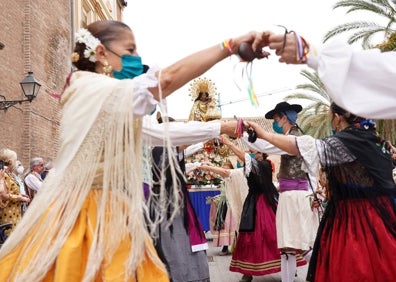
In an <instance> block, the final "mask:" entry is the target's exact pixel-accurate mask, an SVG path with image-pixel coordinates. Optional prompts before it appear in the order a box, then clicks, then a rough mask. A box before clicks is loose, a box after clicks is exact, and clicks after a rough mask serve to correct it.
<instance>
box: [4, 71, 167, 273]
mask: <svg viewBox="0 0 396 282" xmlns="http://www.w3.org/2000/svg"><path fill="white" fill-rule="evenodd" d="M156 85H157V80H156V78H155V76H154V70H152V71H149V72H148V73H147V74H143V75H141V76H138V77H136V78H135V79H132V80H131V79H125V80H117V79H114V78H110V77H106V76H105V75H101V74H96V73H92V72H83V71H79V72H75V73H73V74H72V75H71V78H70V81H69V85H68V87H67V88H66V89H65V92H64V94H63V95H62V99H61V103H62V105H63V117H62V120H61V135H60V140H61V145H60V149H59V152H58V156H57V158H56V161H55V165H54V168H53V171H52V172H51V173H50V174H49V175H48V176H47V178H46V181H45V182H44V183H43V186H42V187H41V189H40V191H39V192H38V194H37V195H36V197H35V200H34V201H33V202H32V204H31V205H30V207H29V208H28V210H27V212H26V213H25V215H24V217H23V218H22V221H21V222H20V224H18V226H17V228H16V230H15V231H14V232H13V233H12V235H11V236H10V237H9V238H8V239H7V241H6V244H5V245H3V246H2V248H1V250H0V269H1V271H0V281H169V278H168V274H167V272H166V269H165V267H164V265H163V263H162V262H161V260H160V259H159V258H158V255H157V253H156V251H155V249H154V247H153V244H152V241H151V238H150V236H149V233H148V231H147V222H146V219H147V218H148V214H147V213H146V211H147V207H146V204H145V201H144V196H143V189H142V182H143V180H142V165H143V160H142V143H141V139H142V138H141V117H142V116H143V115H145V114H147V113H150V112H151V111H152V110H153V108H154V106H155V105H156V101H155V100H154V98H153V96H152V94H151V93H150V92H149V91H148V89H147V88H148V87H155V86H156Z"/></svg>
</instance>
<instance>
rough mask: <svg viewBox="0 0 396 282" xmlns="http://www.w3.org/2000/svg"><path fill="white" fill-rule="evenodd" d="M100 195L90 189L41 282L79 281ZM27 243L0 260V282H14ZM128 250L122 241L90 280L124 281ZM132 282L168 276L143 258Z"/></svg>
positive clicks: (128, 245) (23, 262) (26, 259)
mask: <svg viewBox="0 0 396 282" xmlns="http://www.w3.org/2000/svg"><path fill="white" fill-rule="evenodd" d="M100 193H101V191H100V190H92V191H91V192H90V195H89V196H88V197H87V200H86V201H85V203H84V205H83V207H82V209H81V212H80V214H79V216H78V218H77V220H76V222H75V224H74V227H73V229H72V231H71V233H70V235H69V236H68V238H67V240H66V242H65V244H64V245H63V247H62V248H61V250H60V252H59V254H58V256H57V258H56V260H55V262H54V263H53V265H52V266H51V268H50V269H49V271H48V272H47V273H46V275H45V277H44V279H43V280H42V281H44V282H52V281H56V282H63V281H65V282H66V281H67V282H74V281H76V282H77V281H82V277H83V275H84V272H85V268H86V262H87V258H88V253H89V249H90V246H91V245H92V233H91V232H90V230H92V226H88V223H89V222H91V223H92V222H96V212H97V205H96V198H97V196H98V195H97V194H100ZM33 233H35V230H31V232H30V234H33ZM30 234H29V233H28V234H26V238H29V237H30V236H29V235H30ZM147 242H148V245H149V248H150V249H152V250H154V246H153V244H152V242H151V239H150V238H149V237H147ZM27 243H28V239H27V240H26V241H22V242H21V244H19V245H18V246H17V247H16V248H15V249H13V250H12V251H11V252H10V253H9V254H7V255H6V256H5V257H3V259H2V260H0V281H18V278H17V277H16V273H17V272H21V270H23V268H24V265H26V264H28V263H29V261H30V259H31V256H29V255H26V254H25V255H24V257H23V258H21V257H20V256H21V252H22V250H23V249H25V246H26V245H27ZM130 249H131V240H130V238H126V239H124V240H123V241H122V243H121V244H120V246H119V248H118V249H117V251H116V252H115V253H114V256H113V257H112V260H111V261H102V262H101V269H100V270H99V271H98V273H97V275H96V277H95V279H94V280H93V281H95V282H96V281H125V273H126V271H125V261H126V260H127V258H128V255H129V251H130ZM154 252H155V251H154ZM17 262H18V265H17ZM128 281H132V282H133V281H135V279H129V280H128ZM136 281H139V282H141V281H147V282H152V281H156V282H157V281H159V282H162V281H169V277H168V274H167V273H166V272H164V271H163V270H162V269H161V268H160V267H159V266H157V265H156V264H155V263H154V262H153V261H152V260H151V259H150V258H149V257H147V256H146V257H145V259H144V260H143V262H142V263H141V264H140V265H139V266H138V269H137V271H136Z"/></svg>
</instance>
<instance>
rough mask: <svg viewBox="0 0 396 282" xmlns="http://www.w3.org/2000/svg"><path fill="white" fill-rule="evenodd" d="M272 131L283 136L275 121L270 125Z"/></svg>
mask: <svg viewBox="0 0 396 282" xmlns="http://www.w3.org/2000/svg"><path fill="white" fill-rule="evenodd" d="M272 129H273V130H274V131H275V132H276V133H279V134H283V126H279V124H278V122H277V121H274V122H273V123H272Z"/></svg>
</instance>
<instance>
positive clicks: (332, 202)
mask: <svg viewBox="0 0 396 282" xmlns="http://www.w3.org/2000/svg"><path fill="white" fill-rule="evenodd" d="M317 144H319V145H318V149H319V156H320V162H321V165H322V167H323V169H324V171H325V173H326V176H327V179H328V185H329V186H328V205H327V207H326V210H325V213H324V215H323V217H322V220H321V223H320V226H319V229H318V235H317V238H316V241H315V245H314V252H313V255H312V258H311V262H310V266H309V269H308V274H307V281H315V269H316V258H317V248H318V247H319V242H320V239H321V236H322V234H323V232H326V231H324V229H325V226H326V228H332V229H334V228H341V226H336V225H335V223H334V218H335V216H336V214H337V208H338V203H339V202H340V201H343V200H347V199H367V201H369V203H370V205H371V206H372V207H373V208H374V210H375V211H376V213H377V214H378V215H379V216H380V217H381V218H382V220H383V222H384V224H385V225H386V228H387V229H388V230H389V233H390V234H392V235H393V236H394V237H395V238H396V222H394V220H393V219H392V218H395V217H394V214H393V215H390V214H389V210H387V209H385V208H384V202H385V201H386V202H387V203H390V206H391V207H393V213H395V212H396V204H395V203H396V200H395V198H396V186H395V183H394V180H393V177H392V169H393V166H392V159H391V156H390V154H389V153H388V152H387V151H386V150H384V147H383V144H382V143H381V142H380V139H379V138H378V136H376V135H375V132H374V131H369V130H364V129H361V128H356V127H354V126H350V127H348V128H346V129H345V130H344V131H342V132H339V133H337V134H336V135H334V136H330V137H328V138H326V139H324V140H321V141H320V140H319V141H318V142H317ZM362 216H363V215H362ZM343 222H348V218H347V215H345V218H344V219H343ZM371 228H372V232H373V233H375V226H372V227H371Z"/></svg>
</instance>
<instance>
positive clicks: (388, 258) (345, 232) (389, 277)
mask: <svg viewBox="0 0 396 282" xmlns="http://www.w3.org/2000/svg"><path fill="white" fill-rule="evenodd" d="M381 207H382V209H383V210H386V211H387V214H388V215H389V220H390V221H391V222H393V223H396V215H395V212H394V210H393V208H392V204H391V203H390V201H383V203H382V205H381ZM318 243H319V246H318V254H317V261H316V268H315V269H314V273H315V282H316V281H348V282H353V281H370V282H371V281H395V279H396V239H395V235H394V234H392V233H391V232H390V231H389V229H387V228H386V226H385V224H384V220H383V219H382V218H381V217H380V216H379V215H378V212H377V211H376V210H375V209H374V208H373V206H372V205H371V204H370V203H369V201H368V200H365V199H353V200H345V201H342V202H340V203H339V204H338V205H337V210H336V211H335V216H334V219H333V218H332V222H331V223H330V222H329V220H328V221H326V224H325V225H324V227H323V231H322V233H321V236H320V241H319V242H318ZM311 262H312V260H311Z"/></svg>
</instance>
